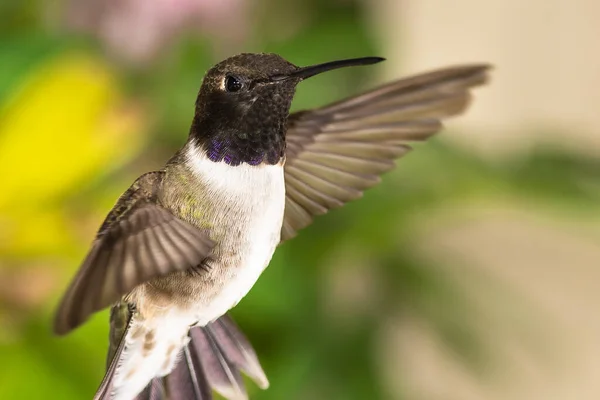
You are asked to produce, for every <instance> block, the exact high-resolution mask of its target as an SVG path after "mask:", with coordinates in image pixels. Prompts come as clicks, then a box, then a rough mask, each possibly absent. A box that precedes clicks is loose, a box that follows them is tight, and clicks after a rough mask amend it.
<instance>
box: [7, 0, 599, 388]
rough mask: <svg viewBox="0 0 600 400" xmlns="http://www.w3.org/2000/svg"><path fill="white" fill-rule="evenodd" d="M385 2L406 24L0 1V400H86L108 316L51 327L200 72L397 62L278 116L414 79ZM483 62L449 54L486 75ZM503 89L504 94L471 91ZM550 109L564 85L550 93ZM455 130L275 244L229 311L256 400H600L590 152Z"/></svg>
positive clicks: (262, 4)
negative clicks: (221, 67) (232, 62)
mask: <svg viewBox="0 0 600 400" xmlns="http://www.w3.org/2000/svg"><path fill="white" fill-rule="evenodd" d="M461 2H462V4H466V0H461ZM398 3H403V2H398ZM427 3H428V4H433V5H436V4H437V5H439V6H440V7H444V6H443V4H444V3H442V2H437V3H436V2H435V1H428V2H427ZM491 3H492V2H491ZM508 3H510V2H508ZM559 3H560V2H559ZM566 3H567V2H563V4H566ZM575 3H577V2H575ZM580 3H581V2H580ZM407 4H412V5H414V4H415V2H407ZM392 9H394V10H397V12H398V13H399V14H398V15H397V17H398V21H407V19H406V18H408V16H410V15H411V12H414V11H415V8H412V9H411V8H410V7H406V8H402V6H396V3H395V2H390V1H383V0H380V1H372V2H369V1H358V0H354V1H353V0H343V1H342V0H327V1H317V0H310V1H307V0H302V1H300V0H294V1H289V2H285V3H284V2H279V1H276V0H266V1H259V0H226V1H218V2H217V1H208V0H205V1H202V0H197V1H195V0H161V1H155V2H144V1H142V0H124V1H120V2H110V1H103V0H80V1H76V0H71V1H67V0H62V1H57V2H48V3H46V2H42V1H41V0H37V1H36V0H32V1H18V0H1V1H0V16H1V17H2V21H3V22H2V24H0V183H1V190H0V399H7V400H8V399H43V398H44V399H45V398H52V399H86V398H91V397H92V395H93V393H94V391H95V389H96V387H97V385H98V384H99V382H100V379H101V377H102V375H103V370H104V359H105V351H106V347H107V335H108V324H107V319H108V313H107V312H102V313H100V314H98V315H96V316H95V317H94V318H93V319H92V320H91V321H89V322H88V323H87V324H86V325H85V326H83V327H82V328H80V329H78V330H77V331H75V332H74V333H73V334H71V335H69V336H68V337H65V338H56V337H53V336H52V334H51V329H50V325H51V318H52V313H53V311H54V309H55V307H56V302H57V301H58V298H59V296H60V295H61V293H62V291H63V290H64V288H65V286H66V284H67V282H68V281H69V279H70V278H71V277H72V275H73V274H74V272H75V270H76V269H77V268H78V266H79V263H80V261H81V260H82V258H83V257H84V255H85V253H86V251H87V248H88V246H89V244H90V242H91V240H92V238H93V236H94V233H95V231H96V229H97V228H98V226H99V224H100V223H101V221H102V219H103V218H104V216H105V214H106V213H107V212H108V210H109V209H110V208H111V206H112V205H113V204H114V202H115V200H116V199H117V197H118V196H119V195H120V193H122V192H123V191H124V190H125V189H126V188H127V187H128V186H129V184H130V183H131V182H132V181H133V180H134V179H135V178H136V177H137V176H139V175H140V174H141V173H143V172H145V171H148V170H151V169H156V168H160V166H161V165H162V164H163V163H164V162H165V161H166V160H167V159H168V157H169V156H170V155H171V154H172V153H173V152H174V151H175V150H176V149H177V148H178V147H179V146H180V145H181V144H183V143H184V141H185V139H186V137H187V132H188V129H189V124H190V122H191V117H192V112H193V108H192V107H193V104H194V99H195V95H196V93H197V90H198V88H199V85H200V83H201V79H202V76H203V74H204V72H205V71H206V70H207V69H208V68H209V67H210V66H211V65H212V64H214V63H215V62H217V61H220V60H221V59H222V58H225V57H227V56H229V55H232V54H235V53H238V52H242V51H244V52H250V51H255V52H259V51H260V52H277V53H280V54H281V55H283V56H284V57H285V58H287V59H288V60H290V61H292V62H293V63H295V64H297V65H307V64H311V63H317V62H323V61H328V60H333V59H336V58H347V57H356V56H365V55H381V56H388V54H389V55H391V57H390V61H388V65H386V66H385V67H379V66H377V67H370V68H356V69H348V70H340V71H339V72H336V73H331V74H327V75H324V76H320V77H318V78H315V79H314V80H310V81H307V82H306V83H302V85H301V87H300V88H299V90H298V93H297V97H296V100H295V102H294V109H302V108H306V107H314V106H318V105H322V104H325V103H327V102H328V101H332V100H335V99H339V98H341V97H342V96H344V95H349V94H352V93H356V92H358V91H360V90H361V89H363V88H367V87H369V86H372V85H373V84H375V83H376V82H381V81H382V80H384V79H388V78H398V77H400V75H401V74H403V73H404V69H403V68H402V65H418V62H415V61H414V60H415V59H416V56H415V57H411V54H414V52H412V53H411V52H410V51H408V50H407V51H406V52H404V50H403V49H405V48H407V49H408V48H410V44H411V43H413V41H412V36H411V32H412V31H411V29H412V27H414V26H415V24H414V23H412V25H411V24H405V25H402V26H400V25H401V24H400V23H399V22H398V21H395V20H394V18H393V17H391V16H389V15H388V16H387V18H384V17H383V14H384V13H385V10H392ZM476 12H477V11H476V10H473V11H472V15H470V16H469V17H470V18H469V19H472V18H478V15H477V14H476ZM418 18H427V12H425V11H423V12H422V13H418ZM465 18H467V17H465ZM411 21H414V20H411ZM455 22H456V24H455V25H458V27H454V28H452V27H448V26H445V28H444V29H442V31H441V32H438V37H437V40H439V39H440V38H443V37H444V35H445V34H447V32H446V30H448V31H449V30H451V29H460V21H455ZM417 25H418V24H417ZM482 25H483V24H482ZM504 29H506V30H509V29H510V28H509V27H508V26H507V27H506V28H504ZM515 29H516V28H515ZM531 29H533V28H531ZM549 29H552V28H551V27H550V28H549ZM390 32H394V34H392V35H390ZM525 32H527V31H525ZM386 35H387V36H386ZM489 37H490V36H489V35H487V36H486V35H485V34H484V33H482V34H481V36H480V38H482V39H481V42H482V43H484V42H485V40H484V39H485V38H489ZM512 43H513V44H515V45H516V42H515V41H513V42H512ZM484 45H485V43H484ZM492 45H493V44H492ZM577 45H580V46H584V45H583V44H580V43H579V42H578V44H577ZM439 46H440V48H443V49H445V51H446V52H447V53H451V49H452V46H451V45H449V44H448V43H446V42H443V41H441V42H440V43H439ZM559 50H560V49H558V50H557V53H558V52H559ZM582 51H583V52H585V49H583V48H582ZM488 54H490V53H489V52H477V51H473V52H472V54H471V55H470V56H471V58H469V59H464V60H458V61H465V62H471V61H487V62H492V63H494V62H496V61H497V60H494V59H493V58H494V57H493V56H490V57H488ZM503 54H504V53H503ZM503 57H505V58H508V59H511V57H513V58H514V59H515V62H519V61H520V60H519V59H518V55H507V54H504V55H503ZM411 63H412V64H411ZM500 64H501V63H500ZM432 66H441V65H432ZM382 68H385V70H382ZM506 70H509V72H510V68H507V69H506ZM411 72H416V71H411ZM496 72H497V75H499V76H502V65H499V66H498V70H497V71H494V76H496ZM527 73H530V72H527ZM523 74H525V72H523ZM565 79H568V77H567V78H565ZM599 82H600V80H599ZM502 91H503V86H502V80H501V79H499V80H498V82H496V81H493V82H492V84H491V85H489V86H486V87H484V88H481V89H478V90H477V91H476V95H475V97H476V100H477V98H478V97H480V96H481V97H484V96H485V95H489V96H493V93H498V92H502ZM523 91H524V92H525V90H523ZM547 95H548V96H550V95H552V96H556V97H560V96H561V92H560V91H557V90H556V86H553V83H552V82H549V83H548V94H543V93H541V94H540V96H547ZM511 96H514V98H515V99H518V97H519V93H511ZM567 100H568V99H566V100H565V101H567ZM506 103H507V102H505V104H504V106H505V107H508V108H510V106H511V105H510V104H506ZM516 103H518V101H517V100H515V104H516ZM485 104H486V103H485V102H484V105H483V107H485ZM487 104H490V103H489V102H488V103H487ZM475 106H477V101H475ZM597 106H598V103H596V107H597ZM488 108H489V106H488ZM533 108H535V107H533ZM497 112H500V111H497ZM483 113H484V114H485V110H484V111H483ZM500 114H501V115H503V116H506V115H507V114H506V112H505V113H504V114H502V113H500ZM592 114H593V113H592ZM475 115H482V114H481V112H480V113H479V114H477V113H476V114H475ZM488 115H489V113H488ZM461 118H463V117H461ZM592 118H596V117H594V116H592ZM500 119H502V117H501V118H500ZM465 120H466V121H467V122H468V121H469V117H468V116H465ZM596 120H597V118H596ZM498 123H499V122H498V120H495V121H489V130H490V132H489V134H490V135H492V134H493V132H492V131H493V130H494V127H496V128H497V125H498ZM449 125H450V129H449V130H448V131H446V132H445V133H444V134H443V135H442V136H441V137H437V138H435V139H433V140H432V141H430V142H428V143H426V144H424V145H418V146H417V151H415V152H414V153H411V154H410V155H409V156H407V157H406V158H405V159H402V160H401V161H400V162H399V164H400V165H401V167H400V168H398V169H397V170H395V171H393V172H391V173H389V174H387V175H386V176H385V178H384V182H383V184H382V185H380V186H379V187H377V188H375V189H373V190H371V191H369V192H368V193H367V194H366V195H365V197H364V198H363V199H361V200H360V201H357V202H354V203H351V204H349V205H347V206H346V207H344V208H343V209H340V210H337V211H335V212H333V213H330V214H328V215H326V216H324V217H321V218H319V219H318V220H317V221H316V222H315V224H314V225H313V226H311V227H310V228H307V229H306V230H304V231H302V233H301V234H300V235H299V236H298V237H297V238H296V239H294V240H293V241H291V242H290V243H287V244H285V245H284V246H282V247H281V248H280V249H278V251H277V253H276V255H275V257H274V259H273V262H272V263H271V265H270V267H269V268H268V269H267V271H266V272H265V273H264V275H263V277H262V278H261V279H260V280H259V282H258V284H257V285H256V286H255V288H254V289H253V290H252V291H251V293H250V294H249V295H248V297H247V298H246V299H244V300H243V301H242V302H241V303H240V305H239V306H238V307H237V308H236V309H235V310H234V311H233V314H234V316H235V318H236V320H237V322H238V323H239V324H240V325H241V327H242V328H243V330H244V331H245V332H246V333H247V335H248V337H249V338H250V339H251V341H252V342H253V344H254V346H255V348H256V350H257V353H258V354H259V357H260V359H261V362H262V363H263V366H264V368H265V371H266V372H267V375H268V376H269V379H270V381H271V387H270V388H269V389H268V390H267V391H260V390H258V389H257V388H256V387H255V386H254V385H253V384H252V383H249V384H248V389H249V391H250V394H251V398H253V399H284V398H285V399H411V400H412V399H460V400H465V399H505V398H511V399H538V398H539V399H550V398H552V399H592V398H598V396H600V387H599V386H598V384H597V383H594V382H597V381H598V380H599V379H598V378H600V374H599V373H598V371H600V365H599V364H598V362H597V361H596V362H595V364H594V359H595V358H597V357H593V356H592V354H594V352H596V353H595V354H598V353H597V351H600V346H598V345H597V342H598V340H599V339H598V338H599V337H600V336H596V333H599V332H600V322H599V321H598V316H597V312H596V311H595V310H597V308H596V307H595V306H596V305H597V304H598V302H599V301H600V297H599V296H598V295H597V294H598V293H600V290H599V289H600V285H598V280H597V278H598V277H599V272H598V268H597V267H598V265H599V264H598V262H599V260H600V255H599V253H600V248H599V247H598V245H597V243H598V239H599V237H600V229H598V228H599V227H600V224H599V223H598V221H599V220H598V216H599V215H600V213H599V212H598V211H599V202H598V200H599V197H600V184H599V182H600V158H598V157H597V156H598V154H600V148H599V147H595V148H594V147H593V146H592V147H588V148H587V150H588V151H585V152H581V151H577V150H574V149H573V148H572V146H571V147H568V146H564V145H563V143H564V142H565V141H567V139H566V136H569V135H574V134H576V132H575V131H577V130H578V129H579V128H578V127H577V126H576V124H566V125H565V126H560V127H554V126H553V125H549V124H546V123H544V122H543V121H539V123H538V124H536V125H531V124H527V125H526V124H523V125H522V126H519V127H518V128H517V129H516V132H517V135H518V136H519V137H521V136H522V137H523V138H525V137H527V138H531V137H534V138H539V137H544V136H547V137H551V138H554V140H551V141H540V140H537V139H533V140H531V139H528V143H533V144H532V145H531V146H529V147H528V148H527V149H526V150H521V151H504V152H502V154H501V155H490V153H489V152H486V151H480V150H478V149H477V148H474V147H470V146H468V145H466V146H465V144H464V142H465V141H463V142H461V141H460V140H453V139H452V137H453V135H455V134H456V135H458V136H459V137H463V138H465V137H466V138H469V137H474V136H477V138H478V140H479V141H482V140H483V141H485V140H486V139H485V138H486V137H487V136H486V135H487V134H488V131H487V130H486V128H485V127H484V128H481V126H478V127H477V129H474V128H473V127H474V126H477V124H476V123H474V124H472V125H469V124H468V123H465V124H464V125H460V126H461V128H460V129H458V128H456V126H459V125H456V126H453V122H450V123H449ZM469 126H470V127H469ZM548 126H551V127H552V128H551V129H547V127H548ZM588 128H589V127H588ZM496 130H497V129H496ZM514 130H515V129H513V131H514ZM557 132H558V133H557ZM532 135H533V136H532ZM561 135H563V136H561ZM556 138H559V140H555V139H556ZM561 138H562V139H561ZM466 142H469V140H468V139H467V140H466ZM488 147H494V143H493V142H492V143H491V144H488ZM583 147H586V146H583ZM594 149H596V150H597V151H594ZM589 150H591V151H589ZM594 153H595V154H594ZM594 346H595V347H594ZM594 371H595V372H594Z"/></svg>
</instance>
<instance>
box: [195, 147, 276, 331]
mask: <svg viewBox="0 0 600 400" xmlns="http://www.w3.org/2000/svg"><path fill="white" fill-rule="evenodd" d="M190 160H193V163H192V165H193V168H194V173H195V174H198V176H199V177H201V179H202V181H203V182H204V184H205V191H207V192H208V193H204V195H206V196H208V198H210V199H211V203H212V204H213V207H214V208H216V209H219V210H220V211H219V212H218V213H215V214H216V216H215V219H214V221H212V224H213V226H214V227H215V228H214V229H215V233H216V235H217V238H216V240H217V241H218V248H217V249H216V255H215V257H214V260H215V261H214V262H213V263H211V265H210V269H211V271H210V272H209V273H211V274H213V276H212V279H214V280H215V282H214V284H215V287H216V288H218V290H217V291H216V292H215V293H214V295H212V296H210V298H208V299H206V300H207V302H206V303H204V304H202V306H201V308H200V309H199V310H198V321H199V322H198V325H204V324H206V323H208V322H210V321H213V320H215V319H217V318H219V317H220V316H222V315H223V314H225V313H226V312H227V311H228V310H229V309H231V308H232V307H234V306H235V305H236V304H237V303H238V302H239V301H240V300H241V299H242V298H243V297H244V296H245V295H246V294H247V293H248V291H250V289H251V288H252V286H254V284H255V283H256V281H257V280H258V278H259V276H260V274H261V273H262V272H263V271H264V269H265V268H266V266H267V265H268V264H269V262H270V261H271V257H272V256H273V253H274V251H275V248H276V247H277V245H278V244H279V241H280V234H281V226H282V223H283V214H284V208H285V183H284V176H283V166H282V165H259V166H251V165H247V164H242V165H239V166H229V165H227V164H226V163H224V162H220V163H215V162H213V161H210V160H209V159H207V158H206V157H204V156H201V155H200V156H198V153H195V155H194V157H191V158H190ZM206 188H208V190H206Z"/></svg>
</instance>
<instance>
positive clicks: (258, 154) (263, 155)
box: [190, 120, 285, 166]
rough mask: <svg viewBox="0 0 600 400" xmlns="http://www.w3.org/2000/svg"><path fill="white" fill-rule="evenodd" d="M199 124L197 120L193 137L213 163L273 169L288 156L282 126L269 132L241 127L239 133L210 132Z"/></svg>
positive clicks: (191, 135)
mask: <svg viewBox="0 0 600 400" xmlns="http://www.w3.org/2000/svg"><path fill="white" fill-rule="evenodd" d="M199 122H200V121H196V120H194V123H193V124H192V130H191V133H190V137H191V139H192V140H193V141H194V143H195V144H196V145H197V146H199V147H200V148H201V149H202V150H203V151H204V152H205V154H206V156H207V157H208V158H209V159H210V160H211V161H214V162H221V161H223V162H225V163H227V164H229V165H232V166H237V165H241V164H244V163H246V164H249V165H260V164H269V165H274V164H277V163H279V162H280V161H281V159H282V158H283V157H284V155H285V128H284V127H283V126H279V127H277V128H275V127H270V128H268V127H266V126H264V125H263V126H261V127H252V126H249V125H248V124H240V127H239V129H232V128H227V129H224V128H225V127H221V128H222V129H218V128H217V127H213V128H212V129H210V128H208V127H207V126H206V125H205V124H203V123H199ZM207 128H208V129H207Z"/></svg>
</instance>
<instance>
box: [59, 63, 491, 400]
mask: <svg viewBox="0 0 600 400" xmlns="http://www.w3.org/2000/svg"><path fill="white" fill-rule="evenodd" d="M383 60H384V59H383V58H379V57H364V58H354V59H345V60H337V61H332V62H326V63H322V64H317V65H312V66H308V67H298V66H296V65H294V64H292V63H290V62H288V61H286V60H285V59H284V58H282V57H281V56H279V55H277V54H265V53H260V54H253V53H244V54H239V55H236V56H233V57H230V58H227V59H226V60H224V61H222V62H220V63H218V64H216V65H215V66H214V67H212V68H211V69H210V70H208V72H207V73H206V75H205V77H204V79H203V82H202V85H201V87H200V90H199V93H198V96H197V98H196V103H195V113H194V117H193V120H192V123H191V128H190V131H189V136H188V139H187V141H186V142H185V144H184V145H183V147H182V148H181V149H180V150H178V151H177V152H176V153H175V155H174V156H173V157H172V158H171V159H170V160H169V161H167V162H166V164H165V165H164V167H163V168H162V169H160V170H158V171H152V172H148V173H145V174H143V175H141V176H140V177H139V178H138V179H137V180H135V182H134V183H133V184H132V185H131V187H129V189H127V190H126V191H125V193H124V194H123V195H121V197H120V198H119V199H118V200H117V202H116V204H115V206H114V207H113V209H112V210H111V211H110V212H109V213H108V215H107V217H106V219H105V220H104V222H103V223H102V225H101V226H100V228H99V230H98V232H97V234H96V237H95V239H94V241H93V243H92V245H91V249H90V250H89V252H88V253H87V256H86V258H85V259H84V261H83V263H82V265H81V267H80V269H79V270H78V272H77V274H76V275H75V277H74V279H73V281H72V282H71V284H70V286H69V287H68V289H67V290H66V293H65V295H64V297H63V298H62V301H61V303H60V305H59V308H58V310H57V313H56V318H55V322H54V331H55V332H56V333H57V334H60V335H62V334H66V333H68V332H70V331H71V330H73V329H75V328H76V327H78V326H80V325H81V324H82V323H83V322H84V321H85V320H86V319H87V318H88V317H89V316H90V315H91V314H92V313H95V312H97V311H99V310H102V309H104V308H107V307H111V312H110V334H109V349H108V356H107V368H106V374H105V376H104V379H103V380H102V383H101V384H100V386H99V389H98V391H97V393H96V395H95V397H94V399H96V400H132V399H136V400H150V399H152V400H159V399H170V400H183V399H191V400H200V399H202V400H206V399H211V398H212V394H213V391H214V392H217V393H219V394H220V395H222V396H223V397H225V398H227V399H230V400H234V399H235V400H238V399H247V393H246V389H245V387H244V383H243V380H242V375H241V373H244V374H246V375H247V376H248V377H250V378H251V379H252V380H254V381H255V382H256V383H257V385H258V386H259V387H261V388H263V389H265V388H267V387H268V385H269V382H268V380H267V377H266V375H265V373H264V371H263V369H262V367H261V365H260V362H259V360H258V357H257V355H256V352H255V351H254V349H253V347H252V345H251V344H250V342H249V340H248V339H247V338H246V337H245V336H244V334H243V333H242V331H241V330H240V328H239V327H238V326H237V325H236V324H235V322H234V321H233V319H232V318H231V317H230V316H229V315H228V311H229V310H230V309H231V308H233V307H234V306H236V305H237V304H238V302H239V301H240V300H241V299H242V298H243V297H244V296H245V295H246V294H247V293H248V292H249V290H250V289H251V288H252V286H253V285H254V284H255V282H256V281H257V279H258V278H259V276H260V275H261V273H262V272H263V271H264V269H265V268H266V267H267V265H268V264H269V262H270V260H271V257H272V255H273V253H274V251H275V249H276V248H277V246H279V245H280V244H281V243H283V242H285V241H287V240H289V239H291V238H293V237H294V236H295V235H296V233H297V231H299V230H300V229H302V228H304V227H306V226H307V225H309V224H310V223H311V222H312V220H313V218H314V217H315V216H318V215H321V214H325V213H327V212H328V211H329V210H331V209H334V208H338V207H340V206H342V205H343V204H344V203H346V202H349V201H351V200H354V199H357V198H359V197H361V195H362V193H363V191H364V190H365V189H367V188H370V187H372V186H374V185H376V184H377V183H379V181H380V175H381V174H383V173H384V172H386V171H389V170H390V169H392V168H393V167H394V165H395V160H396V159H397V158H400V157H401V156H403V155H404V154H406V153H407V152H408V151H409V150H410V149H411V147H410V146H409V144H408V143H409V142H412V141H423V140H425V139H427V138H429V137H430V136H432V135H433V134H435V133H436V132H438V131H439V130H440V129H441V128H442V125H441V120H442V119H444V118H446V117H450V116H454V115H457V114H460V113H462V112H463V111H464V110H465V109H466V107H467V105H468V104H469V101H470V97H471V95H470V89H471V88H473V87H475V86H478V85H481V84H483V83H485V82H486V81H487V79H488V69H489V66H488V65H486V64H473V65H460V66H453V67H447V68H443V69H439V70H436V71H433V72H428V73H424V74H420V75H416V76H412V77H409V78H405V79H400V80H397V81H395V82H391V83H388V84H385V85H383V86H380V87H378V88H375V89H373V90H370V91H367V92H365V93H362V94H359V95H356V96H353V97H350V98H347V99H344V100H341V101H338V102H336V103H333V104H330V105H326V106H323V107H320V108H316V109H310V110H304V111H299V112H294V113H290V107H291V104H292V99H293V97H294V93H295V90H296V86H297V85H298V83H300V82H302V81H303V80H305V79H307V78H310V77H312V76H315V75H317V74H320V73H323V72H326V71H331V70H334V69H338V68H342V67H350V66H362V65H368V64H374V63H378V62H380V61H383Z"/></svg>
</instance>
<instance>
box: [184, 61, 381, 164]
mask: <svg viewBox="0 0 600 400" xmlns="http://www.w3.org/2000/svg"><path fill="white" fill-rule="evenodd" d="M382 60H383V59H382V58H378V57H367V58H357V59H350V60H340V61H333V62H329V63H325V64H318V65H314V66H310V67H297V66H295V65H294V64H292V63H290V62H288V61H286V60H285V59H283V58H282V57H280V56H279V55H277V54H253V53H244V54H239V55H236V56H233V57H230V58H228V59H226V60H224V61H221V62H220V63H218V64H217V65H215V66H214V67H212V68H211V69H210V70H209V71H208V72H207V73H206V76H205V77H204V81H203V83H202V87H201V88H200V92H199V93H198V98H197V100H196V114H195V117H194V123H193V125H192V131H191V137H192V139H193V141H194V143H195V144H196V145H198V146H200V147H201V148H202V149H203V150H204V151H205V152H206V154H207V156H208V157H209V158H210V159H211V160H213V161H217V162H218V161H225V162H227V163H228V164H231V165H240V164H242V163H248V164H251V165H258V164H261V163H263V162H266V163H269V164H276V163H278V162H280V160H281V159H282V158H283V156H284V151H285V130H286V121H287V117H288V114H289V110H290V106H291V103H292V99H293V97H294V92H295V89H296V85H297V84H298V83H299V82H300V81H302V80H303V79H306V78H309V77H311V76H314V75H316V74H319V73H321V72H325V71H329V70H332V69H336V68H341V67H346V66H352V65H365V64H372V63H376V62H379V61H382Z"/></svg>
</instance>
